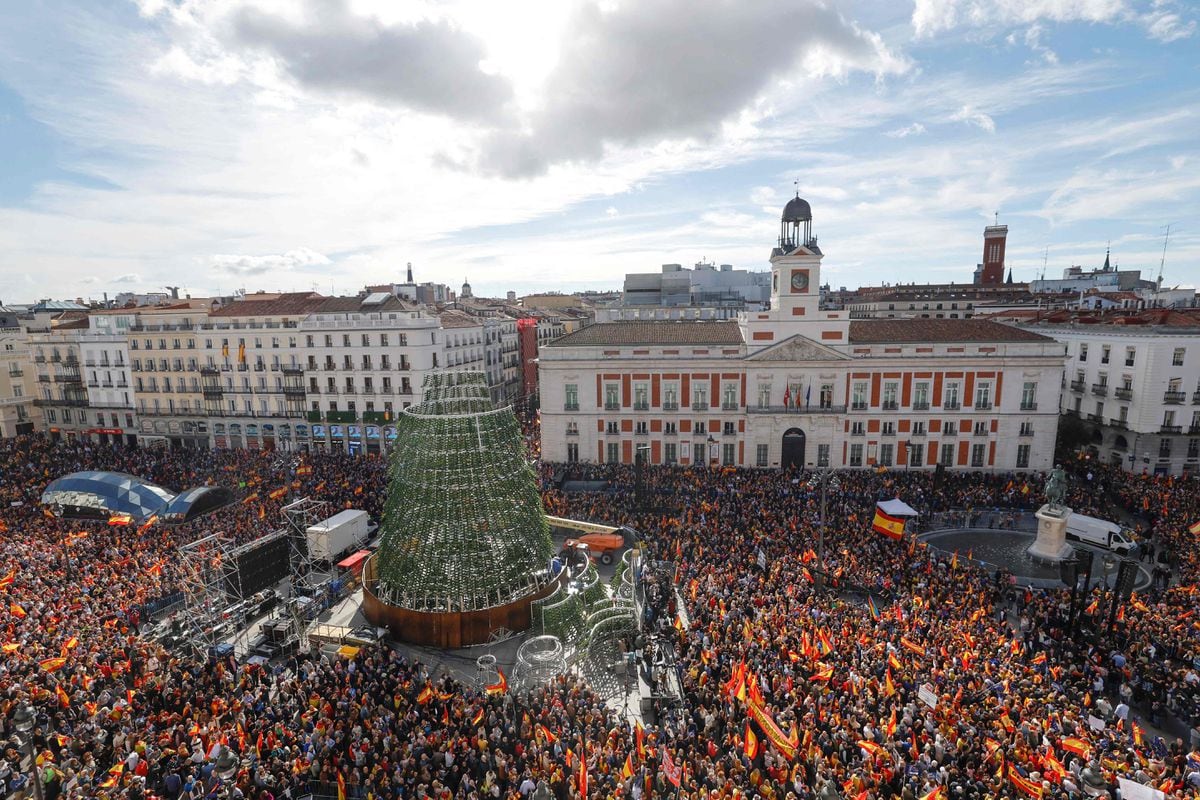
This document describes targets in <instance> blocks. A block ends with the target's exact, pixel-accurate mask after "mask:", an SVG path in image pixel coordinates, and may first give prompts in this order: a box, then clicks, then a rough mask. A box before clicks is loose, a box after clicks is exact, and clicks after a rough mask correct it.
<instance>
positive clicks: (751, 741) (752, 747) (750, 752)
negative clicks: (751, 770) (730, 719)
mask: <svg viewBox="0 0 1200 800" xmlns="http://www.w3.org/2000/svg"><path fill="white" fill-rule="evenodd" d="M742 752H743V753H745V755H746V758H748V759H750V760H751V761H753V760H754V757H755V756H756V755H758V737H757V736H755V735H754V731H753V730H752V729H751V728H750V723H749V722H747V723H746V740H745V743H744V744H743V745H742Z"/></svg>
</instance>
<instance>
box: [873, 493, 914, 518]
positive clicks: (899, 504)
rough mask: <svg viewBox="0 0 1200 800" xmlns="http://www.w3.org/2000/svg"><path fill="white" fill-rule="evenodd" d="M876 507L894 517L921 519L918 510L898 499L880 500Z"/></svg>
mask: <svg viewBox="0 0 1200 800" xmlns="http://www.w3.org/2000/svg"><path fill="white" fill-rule="evenodd" d="M875 505H877V506H879V508H880V510H881V511H883V513H885V514H888V515H890V516H893V517H919V516H921V515H920V514H918V513H917V510H916V509H915V508H913V507H912V506H910V505H909V504H908V503H906V502H904V501H903V500H901V499H900V498H899V497H897V498H896V499H895V500H880V501H879V502H878V503H876V504H875Z"/></svg>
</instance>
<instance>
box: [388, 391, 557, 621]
mask: <svg viewBox="0 0 1200 800" xmlns="http://www.w3.org/2000/svg"><path fill="white" fill-rule="evenodd" d="M423 397H424V399H423V401H422V402H421V403H420V404H418V405H416V406H413V407H411V408H408V409H405V410H404V411H403V412H402V413H401V414H400V418H399V420H398V421H397V425H396V446H395V448H394V449H393V454H392V464H391V468H390V471H389V493H388V499H387V503H386V504H385V506H384V511H383V521H382V526H381V527H382V542H381V544H380V547H379V553H378V556H377V558H378V566H377V568H376V575H377V576H378V583H377V586H376V589H375V593H376V595H377V596H378V598H379V599H380V600H381V601H383V602H384V603H387V604H389V605H393V606H399V607H400V608H406V609H411V610H414V611H427V612H469V611H477V610H481V609H487V608H492V607H495V606H500V605H504V604H507V603H511V602H514V601H516V600H519V599H520V598H522V597H526V596H528V595H530V594H532V593H533V592H535V591H536V590H537V589H538V588H539V587H540V586H541V585H542V583H543V582H544V581H545V580H546V567H547V564H548V562H549V560H550V557H551V555H552V554H553V546H552V544H551V541H550V534H549V530H548V528H547V526H546V520H545V516H544V514H543V511H542V501H541V496H540V494H539V492H538V487H537V477H536V475H535V474H534V471H533V469H532V468H531V467H530V465H529V464H528V462H527V461H526V460H525V448H524V445H523V442H522V438H521V428H520V425H519V424H518V422H517V418H516V416H515V415H514V414H513V412H512V409H511V408H509V407H504V408H495V407H494V405H493V404H492V402H491V399H490V397H489V393H488V387H487V382H486V379H485V377H484V375H483V374H482V373H478V372H458V373H441V374H434V375H430V376H429V377H427V378H426V379H425V383H424V387H423Z"/></svg>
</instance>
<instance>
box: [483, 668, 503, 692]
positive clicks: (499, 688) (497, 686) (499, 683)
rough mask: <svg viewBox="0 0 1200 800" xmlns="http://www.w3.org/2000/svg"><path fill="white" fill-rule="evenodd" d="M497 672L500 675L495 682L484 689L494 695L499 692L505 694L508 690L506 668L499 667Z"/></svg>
mask: <svg viewBox="0 0 1200 800" xmlns="http://www.w3.org/2000/svg"><path fill="white" fill-rule="evenodd" d="M496 674H497V675H498V676H499V677H498V678H497V680H496V682H495V683H493V684H492V685H491V686H486V687H484V691H485V692H487V693H488V694H489V695H492V696H495V695H498V694H505V693H507V692H508V678H505V677H504V670H502V669H500V668H499V667H497V668H496Z"/></svg>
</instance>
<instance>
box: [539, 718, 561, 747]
mask: <svg viewBox="0 0 1200 800" xmlns="http://www.w3.org/2000/svg"><path fill="white" fill-rule="evenodd" d="M533 727H534V729H535V730H536V731H537V732H538V733H540V734H541V735H542V738H544V739H545V740H546V741H547V742H548V743H550V744H554V743H555V742H557V741H558V737H557V736H555V735H554V733H553V731H551V730H550V729H549V728H547V727H546V726H545V725H543V724H542V723H540V722H539V723H538V724H537V725H534V726H533Z"/></svg>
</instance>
